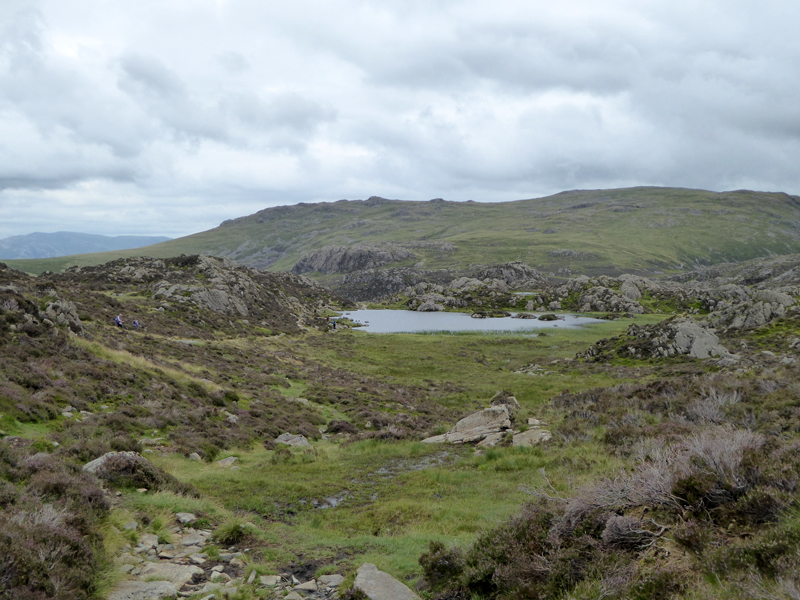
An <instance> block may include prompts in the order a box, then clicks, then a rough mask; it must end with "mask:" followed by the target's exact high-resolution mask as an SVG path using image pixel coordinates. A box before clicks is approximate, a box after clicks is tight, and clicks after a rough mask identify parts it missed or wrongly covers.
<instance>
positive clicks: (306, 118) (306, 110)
mask: <svg viewBox="0 0 800 600" xmlns="http://www.w3.org/2000/svg"><path fill="white" fill-rule="evenodd" d="M220 108H221V110H222V111H223V112H224V113H226V114H228V115H229V116H230V117H232V118H233V119H234V120H235V121H236V123H237V124H238V125H239V126H240V127H241V128H243V129H245V130H246V131H248V132H250V133H251V134H252V133H253V132H259V133H260V134H261V135H262V136H263V137H264V138H265V139H266V143H267V145H269V146H272V147H275V148H285V149H287V150H290V151H293V152H302V151H303V149H304V148H305V147H306V145H307V144H308V141H309V139H310V135H311V134H313V132H314V131H315V130H316V129H317V128H318V127H319V126H320V125H321V124H323V123H326V122H331V121H334V120H335V119H336V111H335V110H333V109H332V108H330V107H328V106H326V105H324V104H323V103H321V102H317V101H314V100H310V99H308V98H304V97H302V96H300V95H299V94H296V93H294V92H284V93H279V94H273V95H271V96H269V97H268V98H266V99H262V98H261V97H259V96H258V95H256V94H254V93H240V94H235V95H229V96H227V97H225V98H223V99H222V100H221V101H220Z"/></svg>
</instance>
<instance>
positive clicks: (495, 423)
mask: <svg viewBox="0 0 800 600" xmlns="http://www.w3.org/2000/svg"><path fill="white" fill-rule="evenodd" d="M510 430H511V415H510V413H509V410H508V407H507V406H506V405H500V406H490V407H489V408H484V409H483V410H480V411H478V412H476V413H473V414H471V415H469V416H466V417H464V418H463V419H461V420H460V421H459V422H458V423H456V426H455V427H453V428H452V429H451V430H450V431H448V432H447V433H444V434H442V435H435V436H433V437H429V438H426V439H424V440H422V441H423V442H425V443H427V444H437V443H450V444H476V443H478V442H481V441H482V440H484V439H485V438H487V437H490V436H492V439H496V436H497V434H501V435H502V434H503V433H505V432H506V431H510Z"/></svg>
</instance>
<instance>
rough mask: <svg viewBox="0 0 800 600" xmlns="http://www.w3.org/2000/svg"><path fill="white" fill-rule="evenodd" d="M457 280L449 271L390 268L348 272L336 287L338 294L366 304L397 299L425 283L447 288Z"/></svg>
mask: <svg viewBox="0 0 800 600" xmlns="http://www.w3.org/2000/svg"><path fill="white" fill-rule="evenodd" d="M453 278H454V275H453V273H452V272H450V271H448V270H445V269H441V270H438V271H434V270H424V269H416V268H414V267H390V268H387V269H367V270H364V271H356V272H355V273H348V274H346V275H345V276H344V277H343V278H342V281H341V282H340V283H338V284H337V285H336V286H335V287H336V292H337V293H338V294H341V295H342V296H344V297H346V298H350V299H351V300H356V301H358V302H363V301H368V300H381V299H383V298H387V297H391V296H394V295H395V294H399V293H401V292H403V290H405V289H407V288H412V287H414V286H416V285H417V284H418V283H422V282H426V283H428V284H431V285H446V284H447V283H449V282H450V281H452V280H453Z"/></svg>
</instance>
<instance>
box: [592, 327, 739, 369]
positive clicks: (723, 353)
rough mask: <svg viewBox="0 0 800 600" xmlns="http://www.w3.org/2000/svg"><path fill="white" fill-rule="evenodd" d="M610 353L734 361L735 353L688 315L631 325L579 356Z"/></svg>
mask: <svg viewBox="0 0 800 600" xmlns="http://www.w3.org/2000/svg"><path fill="white" fill-rule="evenodd" d="M613 356H620V357H632V358H639V359H642V358H669V357H673V356H689V357H691V358H699V359H704V358H711V357H724V358H729V359H734V360H735V355H732V354H731V353H730V352H728V350H727V349H726V348H725V347H724V346H722V344H720V342H719V338H718V337H717V335H716V334H715V333H714V332H713V331H711V330H709V329H707V328H706V327H704V326H703V325H701V324H700V323H698V322H697V321H695V320H694V319H692V318H691V317H676V318H672V319H668V320H666V321H663V322H661V323H657V324H655V325H643V326H639V325H631V326H630V327H629V328H628V331H627V333H625V335H622V336H619V337H616V338H612V339H610V340H601V341H600V342H598V343H597V344H595V345H594V346H592V347H591V348H589V349H588V350H587V351H586V352H585V353H583V354H581V355H579V357H581V358H586V359H589V360H595V361H598V360H604V359H608V358H611V357H613Z"/></svg>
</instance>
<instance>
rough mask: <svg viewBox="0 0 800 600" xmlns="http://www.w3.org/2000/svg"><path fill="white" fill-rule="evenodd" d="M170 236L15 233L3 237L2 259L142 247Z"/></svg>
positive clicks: (0, 256) (0, 251)
mask: <svg viewBox="0 0 800 600" xmlns="http://www.w3.org/2000/svg"><path fill="white" fill-rule="evenodd" d="M169 239H170V238H168V237H164V236H146V235H119V236H113V237H112V236H107V235H93V234H91V233H75V232H73V231H58V232H56V233H31V234H28V235H14V236H11V237H7V238H4V239H2V240H0V259H3V260H6V259H14V258H22V259H24V258H54V257H57V256H67V255H71V254H86V253H88V252H108V251H112V250H127V249H129V248H141V247H142V246H149V245H151V244H158V243H160V242H166V241H168V240H169Z"/></svg>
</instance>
